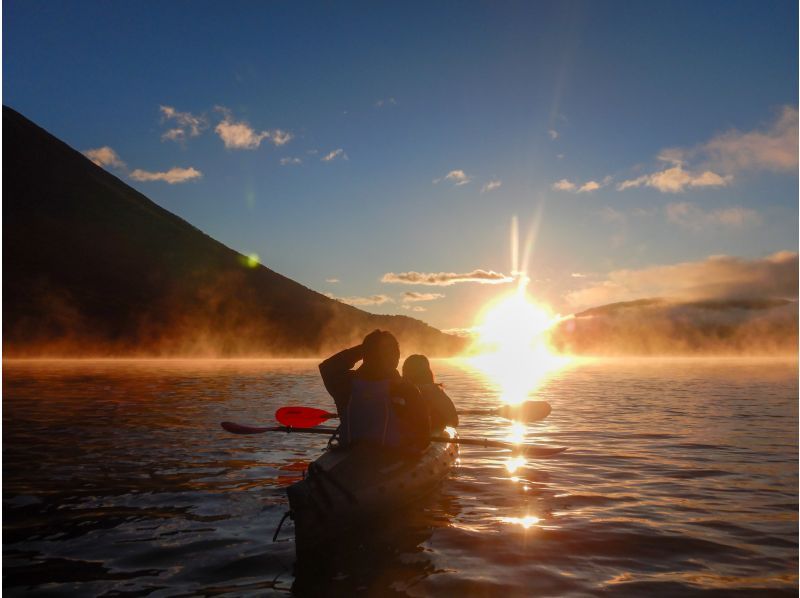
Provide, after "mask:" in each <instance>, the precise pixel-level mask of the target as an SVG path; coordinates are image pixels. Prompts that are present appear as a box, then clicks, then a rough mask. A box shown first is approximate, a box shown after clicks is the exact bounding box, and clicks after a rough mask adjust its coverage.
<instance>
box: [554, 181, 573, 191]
mask: <svg viewBox="0 0 800 598" xmlns="http://www.w3.org/2000/svg"><path fill="white" fill-rule="evenodd" d="M577 188H578V186H577V185H576V184H575V183H573V182H571V181H568V180H567V179H561V180H560V181H556V182H555V183H553V189H554V190H556V191H575V189H577Z"/></svg>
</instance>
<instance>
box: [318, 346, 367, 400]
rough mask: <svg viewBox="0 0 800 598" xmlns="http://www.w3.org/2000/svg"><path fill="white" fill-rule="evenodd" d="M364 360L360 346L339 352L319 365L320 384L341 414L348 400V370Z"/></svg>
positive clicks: (349, 375) (349, 374)
mask: <svg viewBox="0 0 800 598" xmlns="http://www.w3.org/2000/svg"><path fill="white" fill-rule="evenodd" d="M363 358H364V350H363V349H362V347H361V345H357V346H355V347H350V348H349V349H345V350H344V351H340V352H339V353H337V354H336V355H333V356H332V357H328V359H326V360H325V361H323V362H322V363H321V364H319V373H320V376H322V383H323V384H324V385H325V390H327V391H328V394H330V395H331V396H332V397H333V401H334V403H336V409H338V410H339V413H341V412H342V411H343V410H344V408H345V407H346V406H347V402H348V401H349V400H350V377H351V373H350V370H351V369H352V368H353V366H355V365H356V364H357V363H358V362H359V361H361V360H362V359H363Z"/></svg>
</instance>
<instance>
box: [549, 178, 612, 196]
mask: <svg viewBox="0 0 800 598" xmlns="http://www.w3.org/2000/svg"><path fill="white" fill-rule="evenodd" d="M610 182H611V177H610V176H607V177H605V178H603V180H602V181H599V182H598V181H586V182H585V183H583V184H582V185H578V184H577V183H573V182H572V181H570V180H568V179H561V180H560V181H556V182H555V183H553V185H552V188H553V189H554V190H555V191H569V192H574V193H591V192H592V191H597V190H598V189H600V188H602V187H605V186H606V185H608V184H609V183H610Z"/></svg>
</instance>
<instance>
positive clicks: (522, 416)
mask: <svg viewBox="0 0 800 598" xmlns="http://www.w3.org/2000/svg"><path fill="white" fill-rule="evenodd" d="M550 411H552V408H551V407H550V403H548V402H547V401H525V402H524V403H520V404H519V405H503V406H502V407H500V408H499V409H498V415H501V416H503V417H505V418H506V419H513V420H515V421H519V422H538V421H541V420H543V419H544V418H546V417H547V416H548V415H550Z"/></svg>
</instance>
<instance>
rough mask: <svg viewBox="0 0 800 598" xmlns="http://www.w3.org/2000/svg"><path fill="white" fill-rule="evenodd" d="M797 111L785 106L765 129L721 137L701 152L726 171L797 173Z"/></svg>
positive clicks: (735, 131)
mask: <svg viewBox="0 0 800 598" xmlns="http://www.w3.org/2000/svg"><path fill="white" fill-rule="evenodd" d="M797 120H798V119H797V108H796V107H794V106H784V107H783V108H782V109H781V112H780V114H779V115H778V116H777V118H776V119H775V120H774V122H773V123H772V124H770V125H769V126H768V127H767V128H766V129H765V130H754V131H750V132H748V133H742V132H740V131H737V130H735V129H734V130H731V131H728V132H727V133H723V134H722V135H717V136H716V137H714V138H713V139H711V140H710V141H708V142H707V143H705V144H704V145H702V146H701V147H700V148H699V149H698V150H697V151H698V152H699V153H702V154H704V155H705V156H707V158H708V161H709V162H710V163H711V164H712V165H714V166H715V167H716V168H718V169H719V170H721V171H722V172H725V173H729V174H735V173H737V172H739V171H742V170H768V171H773V172H794V171H796V170H797V134H798V127H797Z"/></svg>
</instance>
